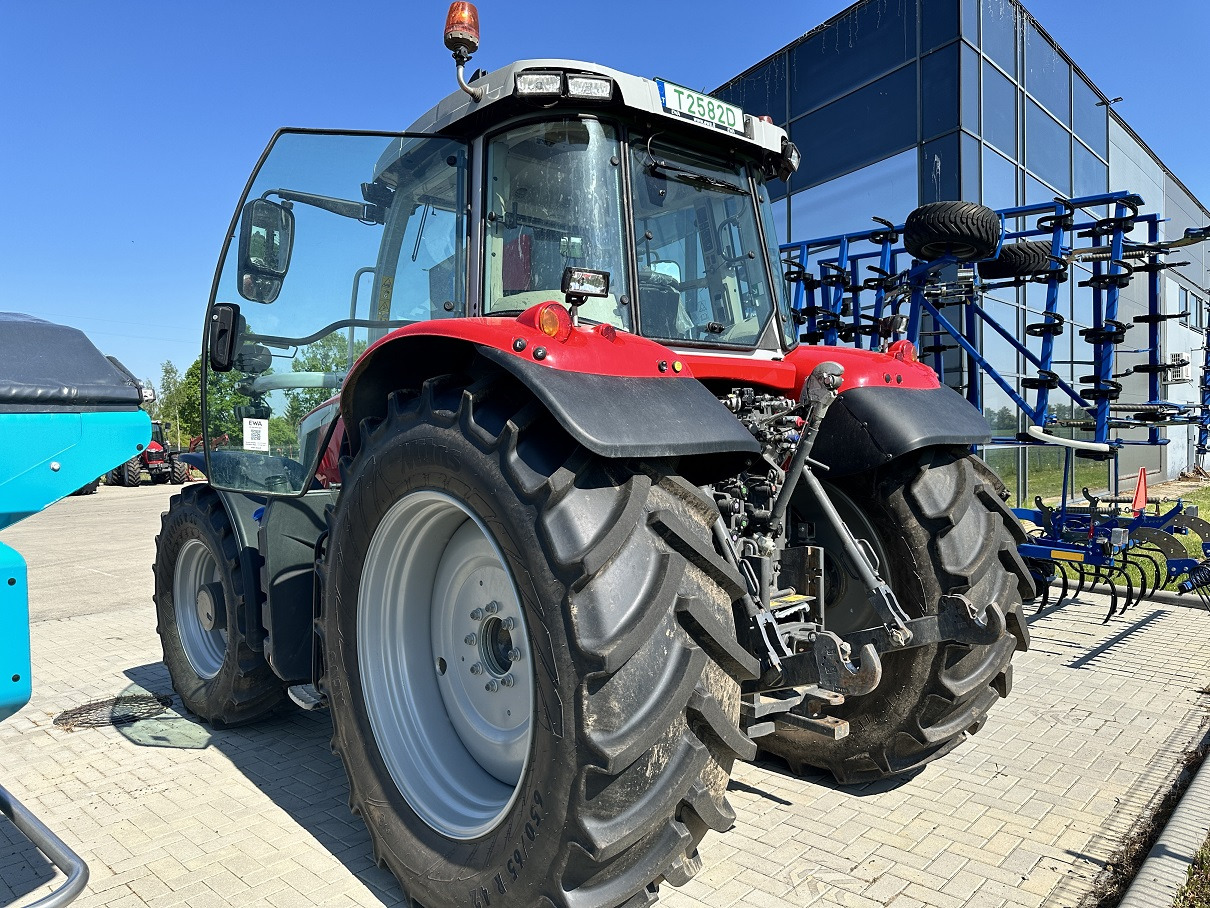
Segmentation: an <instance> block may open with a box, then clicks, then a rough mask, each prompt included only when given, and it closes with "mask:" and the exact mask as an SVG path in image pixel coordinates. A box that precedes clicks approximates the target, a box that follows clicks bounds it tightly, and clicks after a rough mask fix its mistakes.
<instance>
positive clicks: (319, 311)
mask: <svg viewBox="0 0 1210 908" xmlns="http://www.w3.org/2000/svg"><path fill="white" fill-rule="evenodd" d="M446 45H447V47H449V48H450V50H451V51H452V52H453V54H454V59H455V61H456V63H457V78H458V82H459V86H460V90H459V91H458V92H455V93H454V94H452V95H451V96H450V97H447V98H446V99H445V100H443V101H441V102H440V103H439V104H438V105H437V106H436V107H434V108H433V109H432V110H430V111H429V112H428V113H426V114H425V115H424V116H422V117H421V118H420V119H419V120H418V121H417V122H416V124H415V125H414V127H413V130H412V131H410V132H408V133H403V134H383V133H332V132H321V131H310V130H283V131H281V132H279V133H278V134H277V135H276V136H275V137H274V139H273V141H272V143H271V145H270V147H269V148H268V149H267V150H266V152H265V154H264V156H262V158H261V161H260V163H259V165H258V167H257V170H256V171H255V172H254V174H253V175H252V177H251V179H250V180H249V183H248V185H247V187H246V189H245V192H244V196H243V198H241V201H240V207H239V209H238V210H237V212H236V215H235V217H234V218H233V221H232V226H231V229H230V231H229V233H228V241H227V243H226V244H225V245H224V247H223V252H222V256H221V259H220V263H219V268H218V271H217V273H216V276H215V279H214V283H213V286H212V290H211V297H210V305H209V307H208V309H207V312H206V331H205V334H204V341H203V345H204V346H203V358H202V363H203V400H202V413H203V426H202V432H203V433H204V434H206V435H207V436H211V435H213V436H226V437H227V440H228V441H229V444H225V445H223V446H221V447H212V446H209V445H207V446H204V449H203V450H202V451H198V452H191V453H188V454H185V455H183V459H185V460H186V461H187V462H188V463H190V464H191V465H195V466H197V467H198V468H200V469H202V470H204V472H205V473H206V476H207V481H206V482H204V483H195V484H191V485H190V486H188V487H187V488H185V489H184V490H182V492H181V494H180V495H176V496H174V497H173V499H172V503H171V506H170V508H169V510H168V511H167V512H165V514H164V517H163V522H162V526H161V530H160V534H159V536H158V537H157V540H156V563H155V582H156V610H157V617H158V630H159V634H160V637H161V641H162V644H163V649H164V660H165V663H166V664H167V666H168V670H169V673H170V674H171V677H172V682H173V686H174V688H175V690H176V691H177V693H178V694H179V695H180V697H181V700H182V702H183V703H184V705H185V706H186V707H187V708H188V709H190V710H191V711H192V712H194V713H195V714H197V715H198V716H200V717H201V718H202V719H204V720H206V721H207V722H209V723H211V724H212V725H214V726H215V727H225V726H230V725H236V724H240V723H247V722H252V721H255V720H258V719H261V718H263V717H266V716H268V715H270V714H272V713H274V712H275V711H276V710H278V709H279V708H282V707H283V706H284V705H285V704H287V703H288V702H289V701H293V702H294V703H296V704H298V705H299V706H302V707H304V708H320V707H328V708H330V709H331V714H332V720H333V725H334V736H333V746H334V747H335V749H336V750H337V752H338V753H339V754H340V757H341V759H342V760H343V762H344V766H345V769H346V771H347V773H348V776H349V783H350V789H351V794H350V800H351V804H352V807H353V809H354V811H355V812H356V813H358V814H359V815H360V816H361V817H362V818H363V819H364V821H365V822H366V824H367V826H368V828H369V831H370V834H371V838H372V841H373V847H374V854H375V857H376V859H377V860H378V861H379V862H380V863H381V864H384V865H385V866H387V867H389V868H390V869H391V871H392V872H393V873H394V874H395V875H396V877H397V878H398V879H399V881H400V884H401V885H402V887H403V888H404V890H405V901H409V902H410V901H412V900H414V901H415V902H416V903H417V904H423V905H425V906H428V908H455V906H466V908H489V906H495V908H529V906H534V905H550V906H596V908H620V906H629V908H636V906H646V905H650V904H651V902H652V901H654V899H655V895H656V891H657V889H658V886H659V885H660V884H661V883H664V882H667V883H670V884H673V885H680V884H682V883H684V882H686V881H687V880H688V879H689V878H690V877H691V876H692V875H693V874H694V873H695V872H696V870H697V869H698V867H699V866H700V859H699V857H698V853H697V845H698V843H699V842H700V841H701V839H702V837H703V836H704V835H705V834H706V832H707V831H709V830H711V829H713V830H716V831H720V832H721V831H725V830H726V829H728V828H729V827H730V826H731V825H732V822H733V820H734V813H733V812H732V810H731V807H730V806H729V804H728V802H727V798H726V790H727V784H728V779H729V777H730V773H731V767H732V764H733V762H734V760H735V759H736V758H737V757H738V758H741V759H752V758H754V757H755V756H756V754H757V752H758V750H763V751H765V752H766V753H770V754H776V755H779V756H781V757H782V758H784V760H785V761H786V765H787V767H788V769H789V771H791V772H794V773H798V772H802V771H804V769H805V768H806V767H821V768H823V769H825V770H827V771H829V772H831V773H832V774H833V775H834V776H835V777H836V778H837V779H838V780H839V781H840V782H841V783H856V782H865V781H870V780H877V779H885V778H890V777H893V776H899V775H904V774H908V775H910V774H911V773H913V772H915V771H916V770H918V769H919V768H920V767H922V766H923V765H925V764H926V763H927V762H929V761H930V760H933V759H936V758H937V757H939V756H941V755H943V754H945V753H946V752H948V751H949V750H950V749H951V748H952V747H954V746H955V745H956V744H957V743H958V742H959V741H960V740H962V738H963V737H964V736H965V735H966V734H967V733H969V732H973V731H975V730H977V729H978V728H980V727H981V726H982V724H983V723H984V722H985V720H986V717H987V714H988V711H989V709H990V708H991V706H992V705H993V704H994V703H995V702H996V701H997V700H998V699H999V698H1000V697H1003V696H1006V695H1007V694H1008V692H1009V688H1010V685H1011V677H1012V667H1011V664H1010V661H1011V659H1012V657H1013V655H1014V653H1015V652H1017V651H1020V650H1022V649H1024V648H1025V647H1026V645H1027V641H1028V634H1027V631H1026V626H1025V621H1024V618H1023V613H1022V600H1023V598H1028V597H1032V596H1033V595H1034V590H1033V585H1032V582H1031V580H1030V577H1029V572H1028V570H1027V569H1026V568H1025V566H1024V564H1023V563H1022V562H1021V560H1020V558H1019V557H1018V555H1017V548H1016V546H1017V543H1018V542H1019V541H1020V540H1021V539H1022V538H1024V534H1023V532H1022V530H1021V528H1020V525H1019V524H1018V523H1017V521H1016V518H1015V517H1014V516H1013V514H1012V512H1011V511H1010V510H1009V509H1008V508H1007V506H1006V505H1005V504H1004V500H1003V496H1002V492H1003V487H1002V485H1001V484H1000V482H999V480H998V479H997V478H996V476H995V475H994V474H993V473H992V472H991V471H990V470H989V469H988V468H987V467H986V466H985V465H984V464H983V462H982V461H980V460H978V459H977V458H976V457H975V456H974V455H973V454H972V446H975V445H979V444H984V443H986V442H987V441H988V439H989V437H990V433H989V431H988V427H987V424H986V422H984V420H983V418H982V417H981V416H980V415H979V413H978V412H977V411H976V410H975V409H974V408H973V407H971V406H970V405H969V404H968V403H967V402H966V401H965V400H963V399H962V398H961V397H960V396H959V395H958V394H956V393H955V392H954V391H953V390H951V389H950V388H948V387H946V386H945V385H942V384H941V383H940V382H939V380H938V378H937V375H936V373H934V372H933V371H932V370H931V369H929V368H928V367H927V366H925V365H923V364H922V363H920V362H919V361H918V360H917V357H916V353H915V350H914V348H913V347H912V345H911V344H910V343H907V342H905V341H897V342H892V335H893V333H894V332H895V331H896V330H898V329H896V328H895V327H894V326H893V325H887V326H881V325H880V326H878V331H873V332H871V336H872V337H873V339H874V341H875V345H876V346H878V349H874V350H854V349H846V348H836V347H820V346H809V345H806V344H803V343H800V339H799V333H800V329H801V326H802V324H803V323H804V322H805V319H806V314H805V313H802V312H797V311H794V310H792V309H791V307H790V304H789V300H790V294H789V292H788V287H787V283H786V282H787V276H786V275H785V274H783V268H782V263H781V262H780V261H779V257H778V245H777V237H776V232H775V226H774V218H773V217H772V213H771V208H772V206H771V204H770V201H769V196H768V193H767V191H766V188H765V187H766V184H767V183H768V182H769V181H772V180H776V179H782V180H785V179H788V178H789V177H790V175H791V174H792V173H793V172H794V170H795V169H796V167H797V163H798V152H797V149H796V148H795V147H794V146H793V144H792V143H791V142H790V141H789V139H788V138H787V136H786V134H785V132H784V131H783V130H781V129H779V128H777V127H775V126H774V125H772V122H771V121H769V120H768V118H764V117H757V116H753V115H751V114H746V113H745V112H744V111H742V110H740V109H739V108H737V107H735V106H733V105H729V104H725V103H722V102H720V101H718V100H716V99H713V98H709V97H707V96H704V95H702V94H700V93H698V92H695V91H693V90H691V89H687V88H684V87H682V86H679V85H675V84H673V83H671V82H666V81H664V80H660V79H645V78H640V77H636V76H632V75H627V74H625V73H621V72H618V71H616V70H612V69H608V68H606V67H602V66H599V65H596V64H591V63H583V62H577V61H572V60H561V59H548V60H528V61H521V62H518V63H514V64H512V65H509V66H506V67H503V68H501V69H499V70H496V71H494V72H490V73H480V74H476V75H474V76H472V77H471V79H470V82H469V83H468V82H467V81H466V79H465V78H464V75H463V66H464V64H465V63H466V62H467V61H468V60H469V58H470V55H471V53H472V52H474V50H475V49H476V48H477V46H478V20H477V14H476V13H475V12H474V8H473V7H472V6H471V5H470V4H468V3H461V2H459V3H455V4H453V6H452V7H451V11H450V18H449V20H448V22H447V29H446ZM358 190H360V198H357V197H356V196H357V193H358ZM906 231H907V232H906V234H905V242H906V245H907V247H908V249H909V250H910V251H911V252H912V254H913V255H915V256H916V257H917V258H919V259H921V260H922V261H929V262H931V261H934V260H936V261H938V262H939V265H940V266H944V265H945V264H947V263H953V262H956V261H974V260H980V259H987V258H990V257H993V256H995V255H996V254H997V252H998V249H999V240H1000V235H1001V233H1000V223H999V221H998V219H997V217H996V215H995V214H994V213H993V212H990V211H989V210H988V209H985V208H983V207H982V206H979V205H967V204H962V203H946V204H943V205H940V206H931V207H930V206H924V207H923V208H921V209H918V211H917V212H915V213H913V216H912V217H911V218H909V221H908V226H907V228H906ZM296 237H297V243H296V242H295V238H296ZM233 240H234V242H233ZM885 279H887V280H888V281H889V280H890V276H885ZM350 286H351V291H350ZM367 288H368V290H367ZM237 299H242V300H243V302H241V303H237V302H235V300H237ZM233 392H234V393H233ZM337 392H339V395H338V396H331V395H333V394H336V393H337ZM232 400H236V401H242V402H239V403H236V404H232V403H231V401H232ZM275 415H281V416H288V417H290V418H291V419H292V420H293V421H295V422H297V423H298V425H299V436H300V438H299V441H300V454H299V457H298V458H297V459H294V458H292V457H286V456H281V455H276V454H273V453H271V452H270V447H269V441H268V424H269V420H270V418H271V417H273V416H275ZM233 426H234V427H236V428H231V427H233Z"/></svg>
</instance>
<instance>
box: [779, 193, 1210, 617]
mask: <svg viewBox="0 0 1210 908" xmlns="http://www.w3.org/2000/svg"><path fill="white" fill-rule="evenodd" d="M1142 205H1143V200H1142V199H1141V198H1140V197H1139V196H1137V195H1132V194H1129V193H1125V192H1114V193H1106V194H1103V195H1096V196H1087V197H1083V198H1076V199H1065V198H1056V199H1055V200H1054V201H1052V202H1047V203H1044V204H1037V205H1026V206H1022V207H1017V208H1008V209H1005V210H1003V211H999V212H995V216H996V217H998V219H999V224H1000V230H999V236H1000V239H999V242H998V243H997V247H996V253H995V255H993V256H990V257H988V258H986V259H983V260H980V261H978V262H977V263H972V261H971V259H972V258H974V257H975V256H972V255H967V256H963V255H962V253H961V251H955V250H953V249H950V248H946V247H945V246H944V244H942V243H938V244H935V245H934V246H932V247H926V248H914V249H905V248H904V246H903V245H901V237H902V236H903V235H904V228H903V227H897V226H895V225H893V224H892V223H891V222H889V221H884V220H881V219H878V218H875V220H876V221H878V223H879V226H878V227H876V228H874V229H872V230H868V231H864V232H859V233H850V234H843V235H838V236H830V237H823V238H820V239H815V240H808V241H805V242H799V243H790V244H787V245H785V246H783V247H782V253H783V255H785V256H787V264H788V265H789V266H790V275H789V276H790V279H791V280H792V281H793V282H794V284H795V301H794V309H795V312H796V318H797V319H798V321H799V323H800V325H801V328H802V339H803V340H804V341H806V342H808V343H815V344H852V345H854V346H856V347H864V346H869V347H884V348H885V347H888V346H889V345H891V344H892V343H894V342H896V341H900V340H904V339H906V340H908V341H910V342H911V343H912V345H913V347H914V349H915V350H916V351H917V352H918V355H919V356H920V358H921V359H923V360H924V361H925V362H928V363H929V364H930V365H932V366H933V367H934V368H935V369H936V370H937V372H938V373H939V374H940V375H941V376H942V379H943V380H946V381H949V383H950V384H955V385H959V386H960V390H963V391H964V392H965V394H966V397H967V399H968V400H969V401H970V402H971V403H972V404H973V405H974V406H976V407H977V408H978V409H979V410H980V411H981V412H985V413H986V409H985V400H984V392H985V389H986V390H990V388H989V387H988V382H991V383H992V384H994V385H995V386H996V387H997V388H998V389H999V391H1000V392H1002V394H1003V395H1005V396H1007V398H1008V399H1009V400H1010V401H1011V402H1012V403H1013V404H1014V405H1015V407H1016V409H1017V410H1018V411H1019V413H1020V414H1022V415H1023V418H1018V420H1017V421H1016V428H1017V429H1018V431H1016V432H1015V433H1013V434H1010V435H1006V436H1000V437H993V438H992V441H991V444H992V446H997V445H1000V446H1009V445H1011V446H1021V445H1027V446H1051V447H1052V449H1053V448H1055V447H1057V448H1058V449H1060V450H1062V451H1063V485H1062V492H1061V495H1060V496H1059V498H1058V501H1057V502H1052V503H1051V504H1047V503H1045V502H1044V501H1043V499H1042V496H1036V497H1035V499H1034V506H1033V507H1032V508H1031V507H1024V508H1015V509H1014V511H1015V512H1016V514H1017V516H1018V517H1020V518H1021V520H1022V521H1023V522H1024V523H1025V524H1026V525H1027V526H1032V529H1031V531H1030V538H1029V540H1028V541H1027V542H1026V543H1024V544H1022V545H1021V547H1020V551H1021V554H1022V556H1023V557H1024V558H1026V559H1027V563H1028V564H1029V565H1030V566H1031V569H1032V571H1033V573H1034V577H1035V579H1036V580H1037V581H1039V584H1040V586H1041V589H1042V591H1043V594H1042V604H1043V605H1044V604H1045V603H1046V601H1047V597H1048V595H1049V586H1050V584H1051V583H1058V584H1060V586H1061V588H1062V595H1067V593H1068V582H1069V571H1070V573H1071V574H1074V576H1075V578H1076V579H1077V584H1078V587H1077V593H1078V592H1079V591H1080V590H1082V589H1083V588H1084V587H1085V586H1086V585H1088V584H1092V583H1098V582H1099V583H1102V584H1105V585H1107V586H1108V588H1109V591H1110V595H1111V606H1110V611H1109V614H1108V615H1107V616H1106V619H1105V620H1106V621H1108V620H1109V617H1111V616H1112V615H1113V614H1114V613H1116V612H1117V611H1118V610H1119V600H1120V598H1121V597H1120V595H1119V587H1121V588H1123V592H1124V598H1123V599H1122V601H1121V609H1122V610H1125V609H1126V608H1128V607H1129V606H1130V605H1131V604H1132V603H1134V602H1137V601H1139V600H1140V599H1142V598H1143V597H1144V596H1146V595H1147V594H1148V593H1150V592H1153V591H1154V590H1155V589H1157V588H1159V587H1160V586H1162V585H1163V584H1165V583H1169V582H1172V581H1175V580H1177V579H1179V578H1180V577H1182V576H1184V575H1188V577H1187V579H1186V580H1185V581H1184V582H1183V583H1182V584H1181V589H1182V590H1183V591H1186V592H1187V591H1190V590H1198V591H1199V594H1201V588H1202V587H1203V586H1210V560H1205V561H1202V562H1201V563H1200V564H1199V560H1198V559H1197V558H1192V557H1190V556H1189V555H1188V553H1187V552H1186V547H1185V546H1184V545H1183V544H1182V543H1181V541H1180V539H1178V537H1181V536H1187V535H1189V534H1194V535H1196V536H1198V537H1200V538H1201V540H1202V544H1201V551H1202V556H1203V558H1207V557H1208V556H1210V522H1208V521H1206V520H1204V519H1202V518H1200V517H1198V515H1197V509H1196V508H1194V507H1186V506H1185V505H1184V504H1183V503H1182V502H1181V501H1179V500H1178V501H1175V502H1169V503H1167V504H1165V503H1164V502H1161V501H1160V500H1159V499H1157V498H1150V499H1148V498H1146V494H1145V488H1146V485H1145V478H1144V479H1142V480H1141V481H1142V483H1143V490H1144V491H1143V493H1142V495H1141V496H1140V498H1141V499H1145V500H1136V498H1135V497H1134V496H1129V495H1127V496H1123V495H1120V494H1118V471H1117V459H1118V454H1119V453H1120V452H1121V450H1122V449H1123V447H1124V446H1126V445H1163V444H1167V443H1168V439H1166V438H1164V437H1163V436H1162V433H1161V431H1160V428H1161V427H1162V426H1174V425H1196V426H1198V427H1199V444H1198V448H1197V451H1198V455H1199V457H1201V456H1202V455H1203V454H1204V453H1205V452H1206V450H1207V449H1208V448H1210V380H1208V378H1207V375H1210V351H1208V352H1207V353H1206V354H1205V358H1204V361H1203V362H1202V363H1201V364H1200V365H1201V378H1200V397H1199V400H1198V401H1197V402H1194V403H1185V402H1178V401H1173V400H1169V399H1166V398H1165V396H1164V385H1165V384H1167V383H1169V382H1170V381H1171V378H1170V376H1173V374H1174V373H1175V374H1177V375H1180V374H1182V373H1181V372H1180V370H1186V369H1188V368H1189V366H1190V363H1189V362H1188V361H1187V360H1184V359H1165V358H1164V357H1163V354H1162V353H1161V349H1160V348H1161V333H1162V332H1161V328H1162V325H1163V323H1164V322H1165V321H1167V320H1169V319H1176V318H1181V317H1184V316H1187V315H1188V313H1187V312H1164V311H1163V309H1162V307H1161V300H1160V273H1161V272H1162V271H1163V270H1164V269H1166V268H1171V267H1174V266H1178V265H1181V264H1187V263H1184V262H1173V261H1169V260H1168V255H1169V253H1171V252H1172V251H1173V250H1175V249H1177V248H1179V247H1182V246H1187V245H1191V244H1193V243H1198V242H1202V241H1204V240H1206V239H1208V238H1210V228H1200V229H1196V230H1188V231H1186V232H1185V235H1184V236H1183V237H1181V238H1179V239H1176V240H1174V241H1161V240H1160V223H1161V221H1160V219H1159V218H1158V216H1156V215H1154V214H1144V213H1141V208H1142ZM930 209H931V210H932V211H931V214H930ZM922 215H923V216H924V217H929V216H932V215H944V216H949V217H951V218H959V219H962V218H968V217H975V216H977V215H978V216H984V217H991V214H990V213H989V212H988V211H987V209H983V208H982V207H981V206H976V205H970V204H966V203H936V204H934V205H925V206H923V207H922V208H920V209H918V210H917V211H916V212H914V213H913V215H912V218H916V217H919V216H922ZM909 220H911V218H909ZM917 232H918V231H917ZM1144 235H1145V239H1142V236H1144ZM1073 274H1076V276H1077V278H1080V279H1079V280H1078V286H1079V287H1082V288H1088V291H1089V295H1090V296H1091V306H1090V307H1089V308H1088V309H1087V310H1085V312H1084V314H1083V316H1082V319H1081V321H1083V322H1084V324H1083V327H1078V326H1077V325H1074V324H1069V318H1070V315H1069V314H1067V315H1065V314H1064V313H1065V312H1067V313H1071V312H1072V310H1071V309H1069V308H1067V307H1066V306H1065V303H1066V301H1067V300H1068V299H1069V296H1068V294H1067V293H1066V291H1065V288H1064V287H1063V285H1064V284H1065V283H1066V282H1067V281H1069V280H1070V279H1071V278H1072V276H1073ZM1136 281H1137V282H1140V283H1145V287H1146V290H1145V293H1144V292H1139V286H1138V285H1137V284H1136V286H1135V288H1134V290H1135V293H1134V294H1133V297H1132V300H1131V302H1132V305H1133V307H1134V310H1135V311H1138V310H1141V311H1138V314H1135V315H1134V316H1133V317H1132V318H1131V320H1130V323H1127V322H1126V321H1124V320H1123V319H1124V318H1125V316H1120V310H1122V309H1125V308H1126V307H1125V306H1124V305H1123V303H1124V302H1125V301H1124V298H1123V293H1124V292H1125V291H1126V290H1127V288H1128V287H1131V284H1132V283H1134V282H1136ZM1024 286H1030V287H1035V286H1036V287H1038V288H1039V289H1038V290H1037V291H1036V293H1037V294H1038V296H1039V297H1040V296H1041V295H1042V291H1041V288H1044V289H1045V302H1044V304H1040V305H1038V304H1035V305H1033V307H1032V310H1031V308H1030V305H1029V304H1028V303H1027V311H1029V312H1030V314H1031V315H1032V316H1033V317H1034V319H1035V320H1034V321H1032V322H1031V323H1029V324H1027V325H1025V326H1024V338H1023V337H1022V334H1021V331H1020V330H1019V329H1018V328H1017V326H1016V325H1015V324H1012V325H1005V324H1003V323H1002V321H1001V320H1000V319H999V318H997V317H996V312H997V311H1000V310H997V309H995V308H993V307H989V306H988V305H987V303H986V296H987V295H988V294H993V293H995V292H996V291H1003V290H1010V289H1012V288H1016V287H1024ZM1061 291H1062V292H1061ZM1030 302H1031V303H1032V301H1030ZM1009 311H1011V312H1013V313H1014V315H1015V312H1016V310H1015V309H1011V310H1009ZM981 338H982V340H981ZM1069 340H1070V346H1068V342H1069ZM991 341H994V342H995V343H996V345H997V346H998V347H999V348H1000V349H1001V350H1002V351H1008V350H1011V353H1006V354H1001V356H1000V357H999V358H1001V359H1003V358H1005V357H1006V356H1011V357H1012V358H1014V359H1016V358H1017V357H1019V358H1020V362H1021V363H1022V366H1021V372H1022V377H1021V378H1020V379H1019V381H1015V380H1014V379H1013V378H1012V377H1011V376H1010V375H1005V374H1004V373H1003V372H1002V371H1001V369H999V368H998V367H997V366H996V365H995V364H993V363H992V362H990V361H989V360H988V359H987V358H986V357H985V356H984V354H983V352H982V351H983V350H984V349H985V342H991ZM1069 350H1070V351H1071V352H1070V358H1068V354H1067V351H1069ZM1126 354H1129V355H1131V357H1132V358H1133V359H1135V360H1136V361H1135V362H1134V363H1133V364H1132V365H1129V366H1126V365H1124V364H1123V363H1122V362H1121V361H1120V360H1121V358H1122V356H1123V355H1126ZM1077 372H1085V374H1083V375H1081V376H1080V377H1079V378H1078V379H1076V378H1075V374H1076V373H1077ZM1025 373H1029V374H1025ZM1128 376H1137V377H1138V378H1135V379H1134V380H1132V381H1129V382H1126V381H1124V379H1127V378H1128ZM1140 378H1141V379H1143V380H1142V381H1140V380H1139V379H1140ZM1127 385H1129V387H1127ZM1130 392H1133V394H1134V395H1135V401H1134V402H1128V401H1126V400H1123V395H1124V394H1125V393H1130ZM1140 398H1141V399H1140ZM1124 434H1125V435H1126V436H1128V437H1124ZM1136 436H1139V437H1136ZM1076 457H1078V458H1086V459H1091V460H1095V461H1108V462H1109V463H1110V465H1111V466H1112V467H1113V470H1112V473H1113V481H1112V485H1113V493H1112V494H1108V495H1101V496H1097V495H1094V494H1093V493H1091V492H1090V491H1089V490H1088V489H1087V488H1084V489H1083V490H1082V493H1081V495H1080V497H1079V499H1078V500H1076V496H1075V494H1074V493H1075V484H1076V483H1075V470H1074V468H1073V463H1074V460H1073V458H1076ZM1140 475H1142V474H1140ZM1148 506H1154V508H1155V510H1154V513H1148ZM1060 565H1064V566H1066V568H1067V570H1064V569H1063V568H1061V567H1060ZM1203 595H1204V594H1203ZM1207 607H1208V608H1210V601H1207Z"/></svg>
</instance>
